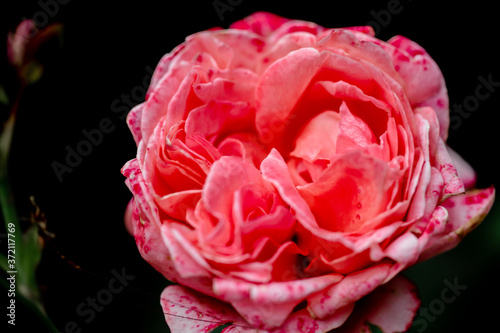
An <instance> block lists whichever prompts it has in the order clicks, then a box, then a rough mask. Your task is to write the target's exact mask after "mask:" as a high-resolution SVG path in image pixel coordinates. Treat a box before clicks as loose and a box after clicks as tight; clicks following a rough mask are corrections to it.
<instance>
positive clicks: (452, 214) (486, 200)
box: [419, 187, 495, 261]
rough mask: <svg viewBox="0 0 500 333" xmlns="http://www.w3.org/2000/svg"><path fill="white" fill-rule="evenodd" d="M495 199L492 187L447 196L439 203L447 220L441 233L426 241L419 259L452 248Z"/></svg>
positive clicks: (484, 214) (484, 213) (424, 258)
mask: <svg viewBox="0 0 500 333" xmlns="http://www.w3.org/2000/svg"><path fill="white" fill-rule="evenodd" d="M494 199H495V189H494V188H493V187H490V188H487V189H483V190H472V191H468V192H466V193H465V194H463V195H458V196H454V197H451V198H449V199H448V200H446V201H444V202H443V203H442V204H441V205H442V206H443V207H444V208H446V210H447V211H448V215H449V220H448V223H447V225H446V228H445V229H444V230H443V231H442V232H441V233H436V234H434V235H433V236H432V238H431V239H430V240H429V241H428V243H427V246H426V248H425V249H424V251H423V253H422V254H421V256H420V259H419V260H420V261H423V260H426V259H428V258H430V257H433V256H435V255H437V254H439V253H442V252H445V251H448V250H450V249H452V248H454V247H455V246H456V245H457V244H458V243H459V242H460V241H461V240H462V238H464V237H465V235H467V234H468V233H469V232H471V231H472V230H473V229H474V228H475V227H477V226H478V225H479V224H480V223H481V222H482V221H483V219H484V218H485V217H486V215H487V214H488V212H489V211H490V209H491V207H492V205H493V201H494Z"/></svg>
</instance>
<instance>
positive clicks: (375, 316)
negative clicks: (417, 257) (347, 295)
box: [334, 275, 420, 333]
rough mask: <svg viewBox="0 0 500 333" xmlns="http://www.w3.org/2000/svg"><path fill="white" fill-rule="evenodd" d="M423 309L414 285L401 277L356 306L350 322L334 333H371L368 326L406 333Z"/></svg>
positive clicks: (386, 331) (387, 332)
mask: <svg viewBox="0 0 500 333" xmlns="http://www.w3.org/2000/svg"><path fill="white" fill-rule="evenodd" d="M419 306H420V300H419V297H418V295H417V291H416V287H415V285H414V284H413V283H412V282H411V281H410V280H408V279H407V278H405V277H403V276H401V275H399V276H397V277H396V278H394V279H393V280H391V281H390V282H389V283H387V284H384V285H382V286H380V287H378V288H377V289H375V290H374V291H373V292H372V293H371V294H370V295H368V296H367V297H366V298H364V299H362V300H361V301H360V302H358V303H356V306H355V307H354V312H353V314H352V315H351V317H349V319H348V320H347V322H346V323H345V324H344V325H343V326H342V327H340V328H339V329H338V330H335V331H334V332H335V333H353V332H370V329H369V327H368V325H367V323H370V324H372V325H376V326H377V327H379V328H380V329H381V330H382V332H384V333H395V332H406V331H407V330H408V329H409V328H410V326H411V324H412V321H413V318H414V317H415V313H416V312H417V310H418V308H419Z"/></svg>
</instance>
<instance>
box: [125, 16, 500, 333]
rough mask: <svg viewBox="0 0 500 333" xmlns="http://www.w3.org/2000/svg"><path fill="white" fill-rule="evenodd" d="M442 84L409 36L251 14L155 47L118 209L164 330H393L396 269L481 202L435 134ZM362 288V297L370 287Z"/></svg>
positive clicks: (440, 244)
mask: <svg viewBox="0 0 500 333" xmlns="http://www.w3.org/2000/svg"><path fill="white" fill-rule="evenodd" d="M448 113H449V110H448V96H447V90H446V86H445V81H444V78H443V75H442V74H441V71H440V70H439V68H438V66H437V65H436V63H435V62H434V61H433V60H432V59H431V57H430V56H429V55H428V54H427V52H426V51H425V50H424V49H423V48H422V47H420V46H419V45H418V44H416V43H415V42H413V41H410V40H408V39H407V38H405V37H401V36H396V37H394V38H392V39H391V40H389V41H388V42H383V41H381V40H378V39H376V38H375V37H374V33H373V30H372V28H371V27H351V28H341V29H326V28H323V27H321V26H318V25H316V24H314V23H311V22H304V21H298V20H288V19H285V18H281V17H278V16H275V15H272V14H269V13H262V12H259V13H255V14H253V15H251V16H249V17H247V18H245V19H243V20H241V21H238V22H236V23H234V24H233V25H231V27H230V28H229V29H212V30H208V31H204V32H200V33H196V34H194V35H191V36H189V37H188V38H187V39H186V41H185V42H184V43H183V44H181V45H179V46H178V47H176V48H175V49H174V50H173V51H172V52H171V53H169V54H167V55H165V56H164V57H163V58H162V59H161V61H160V63H159V64H158V66H157V68H156V70H155V73H154V75H153V77H152V80H151V85H150V88H149V90H148V94H147V96H146V101H145V102H144V103H142V104H140V105H138V106H137V107H135V108H134V109H133V110H132V111H131V112H130V114H129V116H128V124H129V127H130V129H131V131H132V133H133V136H134V139H135V142H136V143H137V146H138V150H137V157H136V158H135V159H133V160H131V161H129V162H128V163H127V164H126V165H125V166H124V168H123V170H122V172H123V174H124V175H125V176H126V177H127V179H126V183H127V185H128V187H129V188H130V190H131V191H132V193H133V200H132V201H131V203H130V204H129V206H128V208H127V212H126V223H127V227H128V228H129V230H130V232H131V233H133V235H134V237H135V240H136V243H137V246H138V248H139V251H140V253H141V255H142V257H143V258H144V259H145V260H147V261H148V262H149V263H150V264H151V265H152V266H153V267H154V268H155V269H156V270H158V271H159V272H160V273H161V274H163V275H164V276H165V277H166V278H167V279H169V280H171V281H173V282H175V283H177V285H170V286H168V287H167V288H166V289H165V290H164V292H163V294H162V297H161V304H162V306H163V311H164V313H165V318H166V321H167V323H168V325H169V326H170V329H171V330H172V331H173V332H209V331H210V330H211V329H212V328H215V327H217V326H219V325H220V324H224V323H232V324H233V325H232V326H229V327H228V328H226V330H227V331H229V330H231V332H257V331H258V332H310V333H312V332H326V331H329V330H332V329H338V330H335V332H357V331H361V330H363V329H365V330H369V328H368V326H367V325H368V324H367V323H371V324H374V325H377V326H378V327H380V328H381V329H382V330H383V331H384V332H395V331H404V330H407V329H408V328H409V327H410V325H411V322H412V319H413V317H414V315H415V312H416V310H417V309H418V307H419V304H420V302H419V300H418V297H417V295H416V291H415V287H414V285H413V284H412V283H411V282H410V281H408V280H406V279H405V278H403V277H400V276H399V275H398V273H399V272H401V271H402V270H403V269H405V268H407V267H408V266H410V265H413V264H415V263H417V262H419V261H422V260H425V259H427V258H429V257H432V256H434V255H436V254H438V253H441V252H443V251H446V250H448V249H451V248H453V247H454V246H455V245H457V243H458V242H459V241H460V240H461V239H462V238H463V236H464V235H466V234H467V233H468V232H469V231H470V230H472V229H473V228H474V227H475V226H477V225H478V224H479V223H480V222H481V220H482V219H483V218H484V216H485V215H486V214H487V212H488V211H489V209H490V208H491V205H492V202H493V199H494V189H493V188H487V189H483V190H477V189H473V187H474V183H475V178H476V176H475V173H474V171H473V169H472V168H471V167H470V166H469V165H468V164H467V163H466V162H465V161H464V160H463V159H462V158H461V157H460V156H458V155H457V154H456V153H455V152H454V151H452V150H451V149H450V148H449V147H447V145H446V139H447V134H448V125H449V116H448ZM367 295H368V296H367Z"/></svg>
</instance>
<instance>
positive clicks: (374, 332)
mask: <svg viewBox="0 0 500 333" xmlns="http://www.w3.org/2000/svg"><path fill="white" fill-rule="evenodd" d="M366 325H368V327H369V328H370V331H371V332H372V333H384V331H382V330H381V329H380V327H378V326H377V325H373V324H372V323H366Z"/></svg>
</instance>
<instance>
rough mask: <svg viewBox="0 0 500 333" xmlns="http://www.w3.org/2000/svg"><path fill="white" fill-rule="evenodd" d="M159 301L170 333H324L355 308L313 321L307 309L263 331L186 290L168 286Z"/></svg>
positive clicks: (226, 306)
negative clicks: (219, 328)
mask: <svg viewBox="0 0 500 333" xmlns="http://www.w3.org/2000/svg"><path fill="white" fill-rule="evenodd" d="M160 302H161V306H162V308H163V313H164V314H165V320H166V322H167V324H168V326H169V328H170V331H171V332H172V333H210V332H211V331H213V330H214V329H215V328H217V327H219V326H222V325H224V324H230V325H229V326H227V327H226V328H224V329H223V330H222V332H223V333H291V332H295V333H324V332H328V331H330V330H332V329H335V328H337V327H340V326H341V325H342V324H343V323H344V322H345V321H346V320H347V318H348V317H349V315H350V314H351V313H352V310H353V307H354V304H350V305H348V306H345V307H343V308H341V309H339V310H338V311H336V312H335V313H334V314H333V315H332V316H329V317H328V318H325V319H317V318H316V319H313V318H311V316H310V314H309V313H308V312H307V309H302V310H298V311H296V312H294V313H293V314H291V315H290V316H289V317H288V318H287V319H286V321H285V322H284V323H283V325H282V326H280V327H277V328H274V329H262V328H255V327H252V326H251V325H250V324H248V323H247V322H246V321H245V320H244V319H243V318H242V317H241V316H240V315H239V314H238V313H237V312H236V311H235V310H234V309H233V308H232V307H231V306H230V305H229V304H227V303H224V302H221V301H219V300H216V299H213V298H210V297H208V296H206V295H203V294H200V293H197V292H195V291H192V290H191V289H188V288H185V287H181V286H177V285H174V286H168V287H167V288H165V290H164V291H163V293H162V295H161V301H160ZM261 310H264V308H262V309H261Z"/></svg>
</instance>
